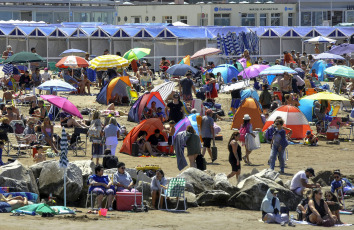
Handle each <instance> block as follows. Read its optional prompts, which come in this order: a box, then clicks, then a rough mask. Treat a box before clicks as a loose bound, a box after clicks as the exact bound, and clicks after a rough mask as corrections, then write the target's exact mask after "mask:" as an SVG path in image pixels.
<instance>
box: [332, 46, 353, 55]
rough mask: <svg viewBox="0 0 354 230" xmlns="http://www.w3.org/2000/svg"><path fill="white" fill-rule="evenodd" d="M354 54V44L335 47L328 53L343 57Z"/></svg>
mask: <svg viewBox="0 0 354 230" xmlns="http://www.w3.org/2000/svg"><path fill="white" fill-rule="evenodd" d="M353 52H354V44H348V43H344V44H340V45H339V46H334V47H332V49H331V50H330V51H327V53H331V54H337V55H343V54H350V53H353Z"/></svg>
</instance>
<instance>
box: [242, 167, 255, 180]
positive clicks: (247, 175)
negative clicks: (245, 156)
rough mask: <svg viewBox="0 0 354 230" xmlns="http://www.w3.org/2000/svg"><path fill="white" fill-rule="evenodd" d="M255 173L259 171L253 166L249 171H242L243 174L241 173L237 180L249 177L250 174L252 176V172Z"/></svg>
mask: <svg viewBox="0 0 354 230" xmlns="http://www.w3.org/2000/svg"><path fill="white" fill-rule="evenodd" d="M257 173H259V171H258V169H257V168H253V169H252V171H251V173H243V174H241V175H240V177H239V181H243V180H244V179H246V178H247V177H250V176H252V175H254V174H257Z"/></svg>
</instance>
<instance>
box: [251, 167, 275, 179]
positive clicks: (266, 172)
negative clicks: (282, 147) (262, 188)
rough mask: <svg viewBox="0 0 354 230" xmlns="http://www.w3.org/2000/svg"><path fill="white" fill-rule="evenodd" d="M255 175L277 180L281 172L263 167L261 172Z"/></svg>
mask: <svg viewBox="0 0 354 230" xmlns="http://www.w3.org/2000/svg"><path fill="white" fill-rule="evenodd" d="M255 176H257V177H261V178H266V179H269V180H272V181H275V179H277V178H278V177H279V173H278V172H277V171H274V170H272V169H263V170H262V171H260V172H259V173H257V174H255Z"/></svg>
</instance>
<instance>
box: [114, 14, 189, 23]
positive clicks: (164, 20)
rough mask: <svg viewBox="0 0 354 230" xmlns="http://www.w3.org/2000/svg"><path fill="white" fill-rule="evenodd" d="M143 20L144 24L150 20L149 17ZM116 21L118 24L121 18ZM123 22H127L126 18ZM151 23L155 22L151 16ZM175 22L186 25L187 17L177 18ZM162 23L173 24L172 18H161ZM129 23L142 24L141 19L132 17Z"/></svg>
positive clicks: (154, 18)
mask: <svg viewBox="0 0 354 230" xmlns="http://www.w3.org/2000/svg"><path fill="white" fill-rule="evenodd" d="M144 19H145V22H149V19H150V18H149V16H146V17H145V18H144ZM117 20H118V22H121V20H122V19H121V17H118V18H117ZM123 21H124V22H128V17H127V16H125V17H123ZM151 21H152V22H155V21H156V17H155V16H152V17H151ZM177 21H180V22H183V23H185V24H188V20H187V16H177ZM162 22H163V23H173V20H172V16H162ZM131 23H143V22H142V19H141V17H140V16H132V17H131Z"/></svg>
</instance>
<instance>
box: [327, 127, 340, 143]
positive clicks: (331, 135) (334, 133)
mask: <svg viewBox="0 0 354 230" xmlns="http://www.w3.org/2000/svg"><path fill="white" fill-rule="evenodd" d="M326 135H327V140H331V141H333V140H334V139H338V136H339V129H327V132H326Z"/></svg>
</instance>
